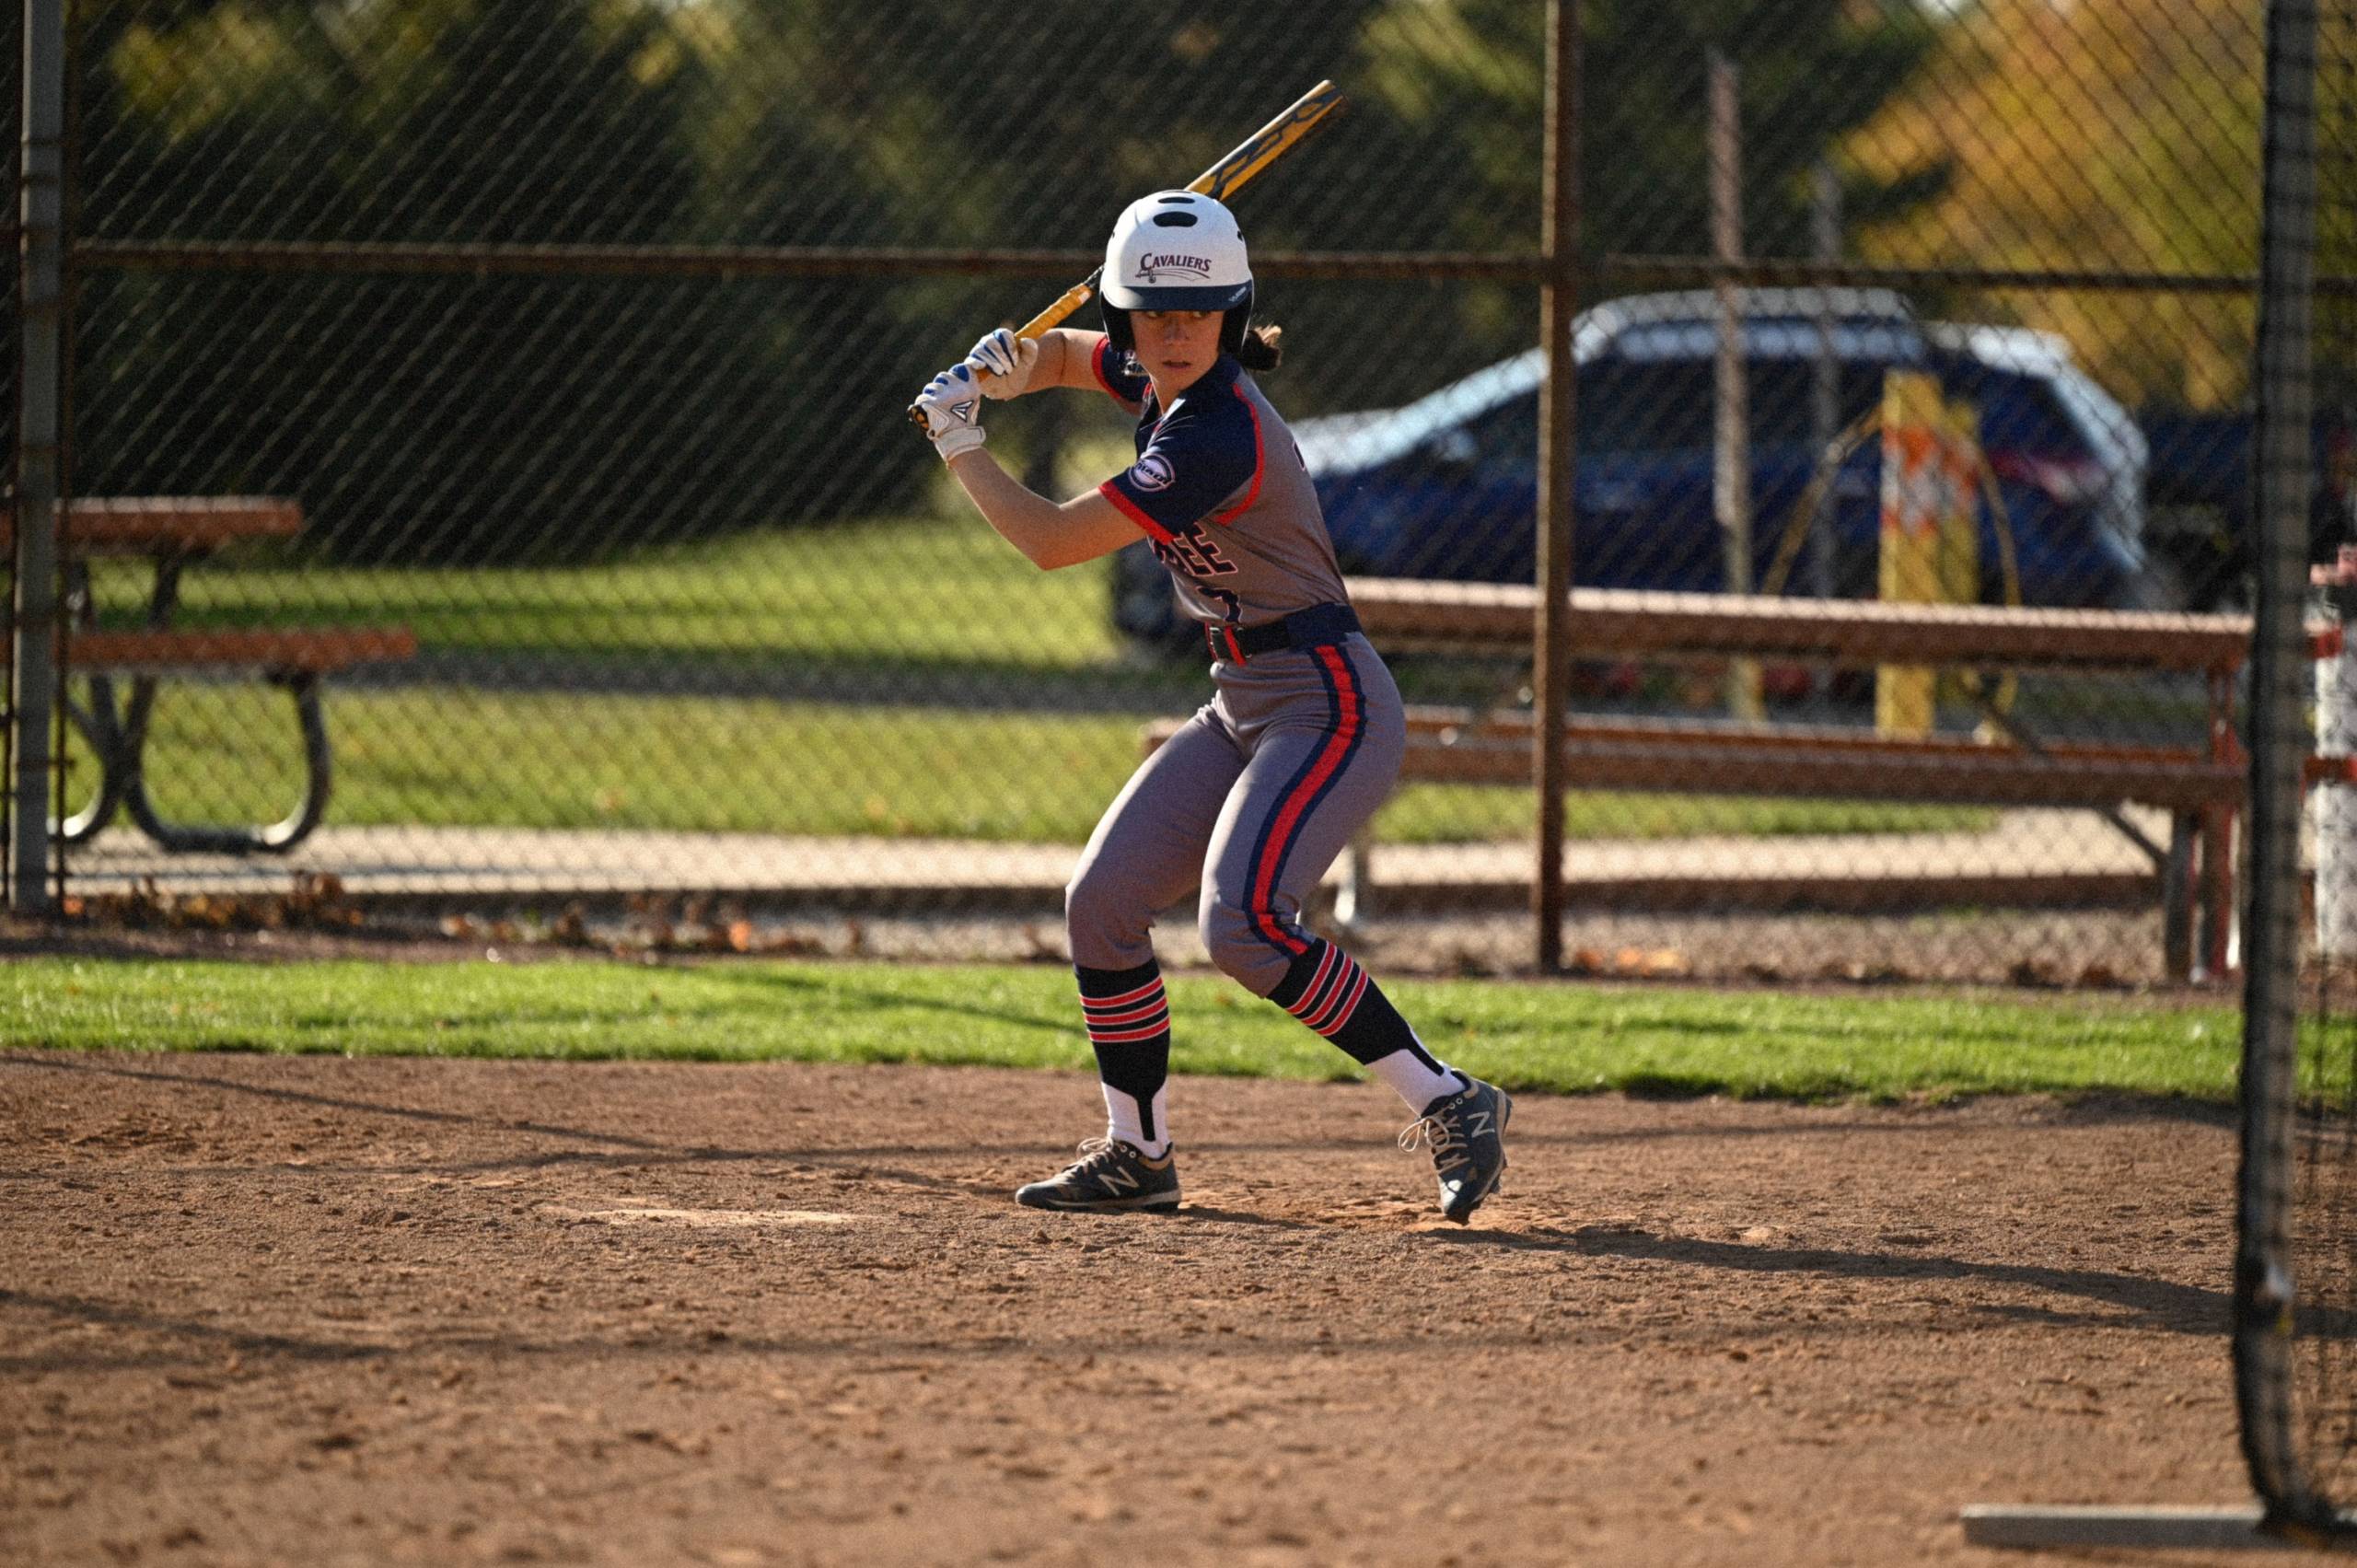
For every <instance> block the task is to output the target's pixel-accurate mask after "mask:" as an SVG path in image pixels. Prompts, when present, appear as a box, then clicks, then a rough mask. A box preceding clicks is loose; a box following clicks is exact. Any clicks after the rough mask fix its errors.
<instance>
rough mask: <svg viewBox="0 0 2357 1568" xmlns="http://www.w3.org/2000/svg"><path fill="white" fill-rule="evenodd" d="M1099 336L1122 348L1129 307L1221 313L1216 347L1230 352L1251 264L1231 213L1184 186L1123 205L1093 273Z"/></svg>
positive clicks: (1237, 339)
mask: <svg viewBox="0 0 2357 1568" xmlns="http://www.w3.org/2000/svg"><path fill="white" fill-rule="evenodd" d="M1097 293H1098V301H1099V306H1100V308H1101V309H1102V310H1103V311H1104V316H1105V335H1106V336H1107V337H1109V338H1110V339H1112V340H1113V346H1114V347H1115V348H1117V349H1120V350H1123V351H1124V352H1126V351H1127V350H1129V349H1130V348H1132V347H1133V346H1135V344H1136V342H1137V339H1136V337H1135V336H1134V335H1133V333H1132V331H1131V327H1130V312H1131V311H1132V310H1223V311H1225V312H1226V313H1227V314H1226V318H1225V319H1224V320H1223V321H1222V322H1221V323H1220V331H1219V346H1220V348H1221V350H1222V351H1223V352H1225V353H1228V354H1234V353H1235V352H1236V351H1237V348H1238V347H1239V346H1240V345H1241V344H1242V343H1243V342H1244V328H1245V324H1246V323H1247V322H1248V321H1249V320H1250V319H1251V318H1252V264H1251V261H1250V260H1249V258H1248V257H1247V256H1246V255H1245V253H1244V235H1243V233H1242V231H1240V230H1239V229H1237V226H1236V215H1235V214H1233V213H1231V212H1229V211H1228V210H1227V208H1226V207H1225V206H1224V205H1222V204H1221V203H1218V202H1215V201H1213V199H1212V198H1211V197H1209V196H1201V195H1197V194H1196V193H1195V192H1192V191H1157V192H1155V193H1154V194H1153V195H1151V196H1144V197H1141V198H1139V199H1138V200H1137V201H1134V202H1132V203H1130V204H1129V206H1128V207H1127V208H1125V209H1124V210H1123V211H1122V213H1121V215H1120V218H1119V219H1118V220H1117V221H1116V222H1115V223H1114V225H1113V238H1110V239H1109V240H1107V241H1106V242H1105V270H1104V272H1103V273H1101V274H1099V276H1098V278H1097Z"/></svg>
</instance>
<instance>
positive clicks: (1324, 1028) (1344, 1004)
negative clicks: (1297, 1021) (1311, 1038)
mask: <svg viewBox="0 0 2357 1568" xmlns="http://www.w3.org/2000/svg"><path fill="white" fill-rule="evenodd" d="M1337 989H1338V990H1340V991H1341V995H1340V996H1339V997H1337V998H1336V999H1335V1004H1334V1005H1333V1007H1332V1008H1331V1009H1330V1010H1329V1011H1328V1013H1327V1014H1326V1016H1325V1017H1324V1018H1323V1019H1321V1020H1319V1021H1318V1022H1316V1023H1313V1024H1311V1025H1310V1026H1309V1027H1310V1028H1313V1029H1316V1030H1317V1031H1318V1033H1319V1034H1322V1035H1330V1034H1332V1033H1333V1032H1334V1031H1335V1030H1336V1029H1339V1028H1341V1027H1342V1026H1343V1025H1344V1024H1347V1023H1349V1022H1350V1021H1351V1015H1352V1014H1353V1013H1355V1012H1357V1011H1358V1010H1359V998H1360V997H1362V996H1364V995H1365V994H1366V970H1363V969H1361V968H1359V967H1358V966H1357V965H1356V964H1353V965H1352V966H1351V977H1350V981H1349V982H1348V984H1347V985H1345V986H1342V987H1338V988H1337Z"/></svg>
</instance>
